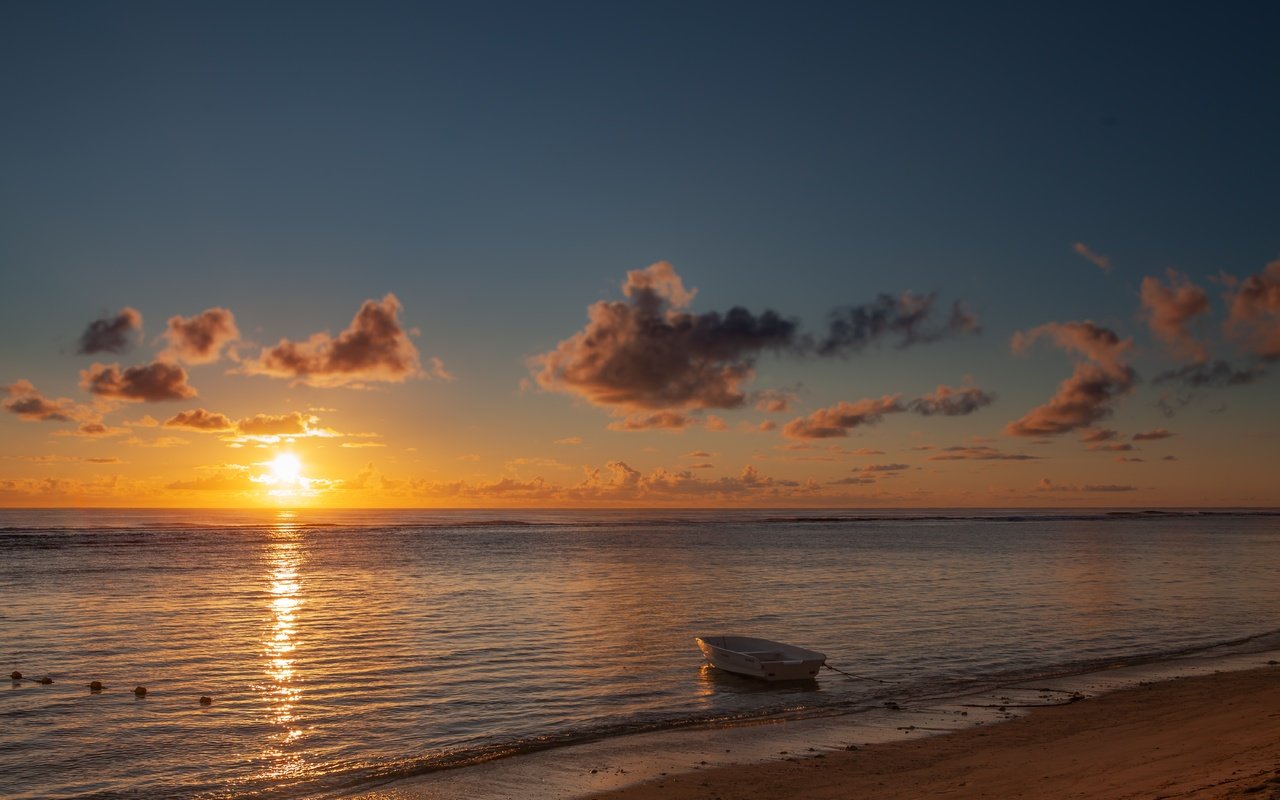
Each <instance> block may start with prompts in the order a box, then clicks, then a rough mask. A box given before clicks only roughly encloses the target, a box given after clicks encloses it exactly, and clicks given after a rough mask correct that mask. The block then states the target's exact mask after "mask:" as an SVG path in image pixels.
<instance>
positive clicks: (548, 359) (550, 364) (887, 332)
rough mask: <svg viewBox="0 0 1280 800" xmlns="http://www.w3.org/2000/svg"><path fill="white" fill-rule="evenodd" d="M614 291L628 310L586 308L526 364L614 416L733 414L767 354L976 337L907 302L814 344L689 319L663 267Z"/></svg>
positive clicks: (750, 316) (869, 313) (752, 322)
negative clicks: (576, 323) (573, 327)
mask: <svg viewBox="0 0 1280 800" xmlns="http://www.w3.org/2000/svg"><path fill="white" fill-rule="evenodd" d="M622 289H623V293H624V294H625V295H626V297H627V299H626V300H623V301H616V302H609V301H603V300H602V301H599V302H597V303H594V304H592V305H591V306H590V307H589V308H588V310H587V316H588V322H587V325H586V327H584V328H583V329H582V330H581V331H578V332H577V333H575V334H574V335H573V336H571V337H570V338H568V339H565V340H564V341H561V342H560V343H559V344H558V345H556V347H555V349H553V350H551V351H549V352H546V353H542V354H541V355H538V356H535V357H534V358H533V359H531V365H532V367H533V369H534V377H535V378H536V380H537V382H538V385H539V386H541V387H542V388H543V389H547V390H550V391H558V392H566V393H569V394H575V395H578V396H579V397H582V398H584V399H586V400H587V401H588V402H590V403H593V404H595V405H598V406H602V407H604V408H607V409H609V410H610V411H612V412H614V413H615V414H618V415H625V414H630V413H635V412H639V411H654V410H669V411H679V410H691V409H712V408H739V407H741V406H742V405H744V404H745V403H746V402H747V401H748V399H749V395H748V393H747V392H746V391H745V390H744V388H743V387H744V385H745V384H746V383H748V382H749V381H750V380H751V379H752V378H753V377H754V375H755V365H756V361H757V360H758V359H759V357H760V356H761V355H762V354H763V353H765V352H769V351H772V352H777V353H782V352H790V353H794V354H805V353H816V354H819V355H824V356H845V355H849V354H851V353H854V352H857V351H859V350H861V349H863V348H865V347H866V346H868V345H869V344H872V343H877V342H880V341H882V340H885V339H894V340H897V342H898V344H899V346H907V345H910V344H916V343H921V342H929V341H935V340H937V339H940V338H943V337H945V336H950V335H955V334H960V333H970V332H974V331H976V330H977V327H978V326H977V320H976V319H975V318H974V317H973V315H972V314H970V313H969V312H967V311H966V310H965V309H964V307H963V305H961V304H956V306H955V307H954V308H953V310H952V314H951V317H950V319H949V320H947V321H943V322H935V321H934V319H933V317H934V305H935V296H934V295H933V294H930V295H927V296H920V295H915V294H911V293H907V294H904V295H902V296H901V297H898V298H895V297H892V296H889V295H884V296H882V297H881V298H880V299H879V300H877V301H876V302H875V303H871V304H868V305H864V306H850V307H847V308H844V309H840V310H838V311H836V312H834V313H833V314H832V316H831V320H830V329H829V331H828V333H827V334H826V335H825V336H824V337H823V338H822V339H821V340H820V341H815V340H814V338H813V337H811V336H808V335H805V334H802V333H801V332H800V329H799V325H798V323H797V322H796V321H794V320H792V319H787V318H785V317H783V316H782V315H780V314H778V313H777V312H775V311H768V310H766V311H764V312H762V313H760V314H755V313H753V312H751V311H748V310H747V309H745V308H741V307H735V308H731V309H730V310H729V311H727V312H725V313H723V314H722V313H720V312H717V311H710V312H706V313H701V314H694V313H691V312H689V311H688V310H687V307H688V305H689V304H690V303H691V302H692V301H693V298H694V295H695V294H696V292H695V291H691V290H687V289H685V287H684V283H683V281H682V280H681V279H680V276H679V275H678V274H676V271H675V270H674V269H673V268H672V266H671V265H670V264H668V263H666V262H659V263H657V264H653V265H651V266H649V267H647V268H645V269H642V270H633V271H631V272H628V273H627V279H626V281H625V282H624V283H623V286H622ZM755 397H757V398H759V399H760V401H761V407H762V410H766V411H783V410H785V409H786V408H787V406H788V405H789V403H790V401H791V398H790V396H789V395H788V394H787V393H782V392H762V393H759V394H757V395H755Z"/></svg>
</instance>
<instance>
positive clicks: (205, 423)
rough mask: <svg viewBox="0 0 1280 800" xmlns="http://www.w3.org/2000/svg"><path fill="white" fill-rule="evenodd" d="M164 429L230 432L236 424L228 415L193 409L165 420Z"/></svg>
mask: <svg viewBox="0 0 1280 800" xmlns="http://www.w3.org/2000/svg"><path fill="white" fill-rule="evenodd" d="M164 427H166V428H188V429H190V430H193V431H209V432H219V431H229V430H231V429H233V428H234V427H235V424H234V423H232V422H231V419H230V418H229V417H228V416H227V415H226V414H218V413H216V412H213V411H206V410H205V409H203V408H193V409H191V410H190V411H183V412H181V413H178V414H175V415H174V416H172V417H170V418H169V419H167V420H165V421H164Z"/></svg>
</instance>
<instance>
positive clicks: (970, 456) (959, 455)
mask: <svg viewBox="0 0 1280 800" xmlns="http://www.w3.org/2000/svg"><path fill="white" fill-rule="evenodd" d="M928 460H929V461H1039V460H1040V456H1029V455H1026V454H1023V453H1006V452H1004V451H1001V450H997V449H996V448H994V447H991V446H989V445H955V446H952V447H944V448H942V449H941V450H939V451H938V453H937V455H932V456H929V459H928Z"/></svg>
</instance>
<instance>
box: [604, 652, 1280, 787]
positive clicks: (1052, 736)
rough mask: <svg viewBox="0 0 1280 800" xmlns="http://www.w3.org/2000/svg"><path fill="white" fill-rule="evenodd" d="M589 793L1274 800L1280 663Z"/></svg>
mask: <svg viewBox="0 0 1280 800" xmlns="http://www.w3.org/2000/svg"><path fill="white" fill-rule="evenodd" d="M588 796H590V797H593V798H600V799H601V800H603V799H604V798H608V800H651V799H652V800H657V799H658V798H664V799H672V798H674V799H675V800H679V799H681V798H698V799H699V800H711V799H712V798H718V799H719V800H748V799H749V800H760V798H792V797H794V798H814V799H815V800H836V798H839V799H840V800H846V799H847V798H883V799H884V800H895V799H898V798H901V799H902V800H907V799H908V798H911V799H914V798H922V797H947V798H1091V799H1095V800H1096V799H1102V798H1116V799H1118V798H1197V799H1206V798H1235V797H1240V798H1280V667H1277V666H1275V665H1272V666H1267V667H1263V668H1259V669H1254V670H1249V671H1244V672H1224V673H1218V674H1209V675H1197V676H1193V677H1184V678H1177V679H1174V680H1170V681H1165V682H1160V683H1149V684H1145V685H1141V686H1137V687H1134V688H1129V689H1122V690H1119V691H1115V692H1112V693H1109V694H1104V695H1102V696H1099V697H1094V698H1090V699H1086V700H1082V701H1080V702H1076V703H1070V704H1067V705H1060V706H1049V707H1042V708H1037V709H1034V710H1033V711H1032V712H1031V713H1030V714H1029V715H1027V716H1023V717H1020V718H1017V719H1013V720H1011V721H1008V722H1003V723H1000V724H994V725H984V726H981V727H971V728H967V729H963V730H960V731H957V732H955V733H951V734H949V735H945V736H930V737H928V738H921V739H915V740H907V741H897V742H888V743H882V744H871V745H866V746H860V747H857V749H855V750H842V751H834V752H832V751H828V752H816V753H813V752H804V753H794V752H793V753H791V754H787V755H782V754H779V756H778V757H777V759H776V760H773V761H768V762H764V763H754V764H742V765H736V766H721V767H714V768H709V769H698V770H694V771H690V772H683V773H680V774H672V775H669V776H662V777H659V778H657V779H654V780H650V781H647V782H645V783H642V784H638V785H634V786H629V787H625V788H621V789H618V790H615V791H609V792H603V793H597V794H592V795H588Z"/></svg>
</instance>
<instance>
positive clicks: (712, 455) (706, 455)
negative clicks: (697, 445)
mask: <svg viewBox="0 0 1280 800" xmlns="http://www.w3.org/2000/svg"><path fill="white" fill-rule="evenodd" d="M684 457H685V458H715V453H709V452H707V451H706V450H694V451H693V452H692V453H685V454H684Z"/></svg>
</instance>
